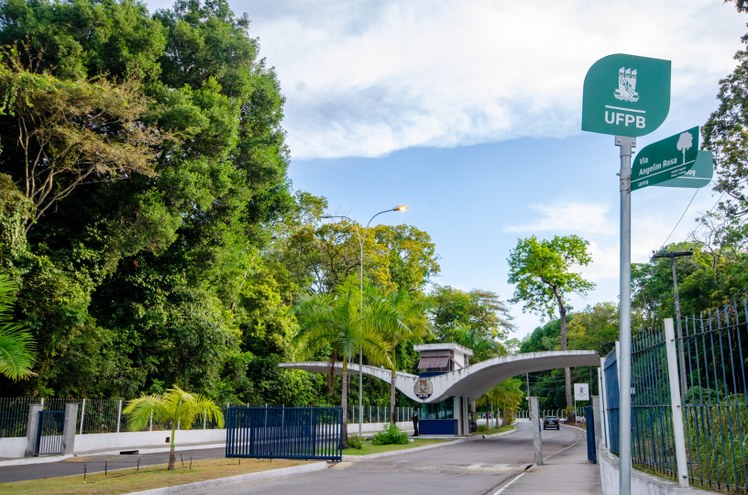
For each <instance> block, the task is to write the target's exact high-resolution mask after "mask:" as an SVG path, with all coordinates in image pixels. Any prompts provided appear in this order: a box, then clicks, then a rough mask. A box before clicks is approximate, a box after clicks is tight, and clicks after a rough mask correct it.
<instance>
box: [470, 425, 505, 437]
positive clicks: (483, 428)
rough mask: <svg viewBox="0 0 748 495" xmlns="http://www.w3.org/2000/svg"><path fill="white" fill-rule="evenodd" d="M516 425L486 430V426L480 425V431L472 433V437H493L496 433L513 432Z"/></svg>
mask: <svg viewBox="0 0 748 495" xmlns="http://www.w3.org/2000/svg"><path fill="white" fill-rule="evenodd" d="M514 428H515V426H514V425H503V426H499V427H498V428H486V426H485V425H480V426H479V427H478V431H474V432H472V433H471V434H470V435H471V436H472V435H493V434H495V433H503V432H505V431H512V430H514Z"/></svg>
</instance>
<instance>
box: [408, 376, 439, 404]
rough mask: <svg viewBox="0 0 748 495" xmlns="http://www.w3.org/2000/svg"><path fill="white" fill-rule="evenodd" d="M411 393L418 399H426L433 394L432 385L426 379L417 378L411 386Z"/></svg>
mask: <svg viewBox="0 0 748 495" xmlns="http://www.w3.org/2000/svg"><path fill="white" fill-rule="evenodd" d="M413 393H415V394H416V397H418V398H419V399H428V398H429V397H431V394H433V393H434V385H433V384H432V383H431V380H429V379H428V378H419V379H418V380H416V384H415V385H414V386H413Z"/></svg>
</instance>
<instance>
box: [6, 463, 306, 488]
mask: <svg viewBox="0 0 748 495" xmlns="http://www.w3.org/2000/svg"><path fill="white" fill-rule="evenodd" d="M299 464H307V462H305V461H295V460H287V459H273V460H272V461H270V460H265V459H241V463H240V460H239V459H205V460H197V461H192V469H189V468H188V467H187V465H186V464H185V467H184V468H182V467H181V466H179V464H177V468H176V469H175V470H173V471H167V469H166V464H161V465H157V466H147V467H141V468H140V472H136V470H135V469H122V470H117V471H110V472H109V474H108V475H104V473H92V474H88V475H86V480H85V481H84V480H83V474H81V475H76V476H64V477H61V478H47V479H43V480H28V481H13V482H10V483H0V495H42V494H49V495H52V494H54V495H121V494H123V493H130V492H137V491H142V490H150V489H152V488H163V487H166V486H174V485H183V484H186V483H194V482H197V481H205V480H212V479H217V478H226V477H229V476H238V475H241V474H247V473H254V472H258V471H267V470H270V469H279V468H284V467H289V466H297V465H299ZM82 470H83V466H81V471H82Z"/></svg>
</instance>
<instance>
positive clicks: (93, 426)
mask: <svg viewBox="0 0 748 495" xmlns="http://www.w3.org/2000/svg"><path fill="white" fill-rule="evenodd" d="M35 403H41V404H42V406H43V408H44V409H45V410H51V409H54V410H64V409H65V404H70V403H72V404H78V417H77V418H76V429H75V431H76V433H78V434H79V435H84V434H89V433H119V432H122V431H127V417H126V416H125V415H124V414H122V410H123V409H124V408H125V407H126V406H127V401H125V400H121V399H79V400H78V399H72V400H71V399H58V398H42V399H31V398H28V397H15V398H9V397H0V438H7V437H23V436H26V431H27V427H28V425H27V424H26V423H27V422H28V416H29V406H30V405H31V404H35ZM236 405H243V406H247V407H249V406H250V404H230V403H225V404H222V405H221V409H222V411H223V413H224V416H225V414H226V410H227V409H228V408H229V407H230V406H236ZM258 407H264V405H263V406H258ZM412 411H413V409H412V408H409V407H397V408H395V413H396V416H397V421H410V417H411V415H412V414H413V412H412ZM389 415H390V408H389V406H364V407H363V420H364V423H388V422H389ZM356 422H358V407H357V406H351V407H349V408H348V423H356ZM170 427H171V425H169V424H168V422H167V423H164V424H157V423H154V422H151V423H149V424H148V426H146V427H145V428H144V430H145V431H149V430H150V431H153V430H159V429H169V428H170ZM192 428H193V429H208V430H210V429H216V428H218V425H217V424H216V423H215V422H213V421H205V420H203V419H197V420H196V421H195V424H193V425H192Z"/></svg>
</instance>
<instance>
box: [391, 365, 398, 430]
mask: <svg viewBox="0 0 748 495" xmlns="http://www.w3.org/2000/svg"><path fill="white" fill-rule="evenodd" d="M390 373H391V375H390V424H393V425H396V424H397V417H396V416H395V390H396V388H395V381H396V380H397V372H396V371H395V370H394V369H393V370H392V371H391V372H390Z"/></svg>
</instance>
